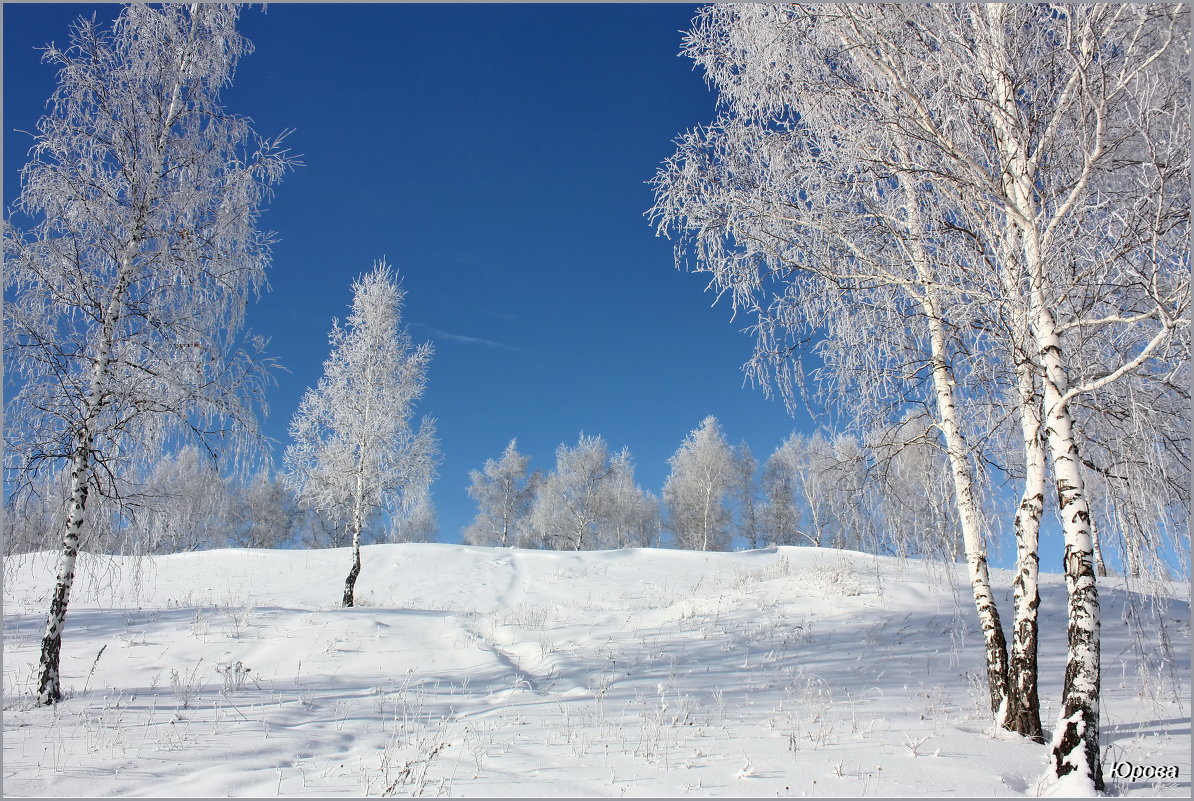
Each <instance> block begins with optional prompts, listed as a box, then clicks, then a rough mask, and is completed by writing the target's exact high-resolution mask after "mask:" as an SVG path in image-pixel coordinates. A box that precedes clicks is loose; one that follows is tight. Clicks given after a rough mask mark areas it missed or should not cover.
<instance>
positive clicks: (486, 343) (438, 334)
mask: <svg viewBox="0 0 1194 801" xmlns="http://www.w3.org/2000/svg"><path fill="white" fill-rule="evenodd" d="M411 326H412V327H413V328H418V329H419V330H421V331H426V332H427V333H428V334H430V335H431V336H432V337H434V338H435V339H442V340H447V341H448V342H459V343H460V344H462V345H480V346H482V347H485V348H497V349H498V350H513V351H521V350H522V348H517V347H515V346H513V345H507V344H506V343H504V342H495V341H494V340H492V339H481V338H479V337H469V336H464V335H463V334H450V333H448V332H447V331H440V330H439V329H438V328H432V327H431V326H429V325H424V324H423V323H412V324H411Z"/></svg>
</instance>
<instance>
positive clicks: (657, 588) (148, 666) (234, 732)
mask: <svg viewBox="0 0 1194 801" xmlns="http://www.w3.org/2000/svg"><path fill="white" fill-rule="evenodd" d="M362 557H363V559H364V569H363V571H362V573H361V578H360V581H359V583H358V585H357V598H358V603H359V606H357V607H356V608H352V609H342V608H339V601H340V598H339V587H338V584H339V580H340V578H341V577H342V575H343V572H344V570H345V568H346V566H347V565H348V562H349V560H350V552H349V550H348V549H330V550H322V551H268V550H217V551H208V552H202V553H188V554H175V555H169V556H154V557H148V558H146V559H144V560H143V561H142V562H140V563H136V562H132V561H126V560H124V559H119V558H114V557H96V556H91V555H86V554H84V555H82V556H81V557H80V560H79V570H80V572H79V579H78V581H77V582H76V585H75V587H76V591H75V596H74V599H73V601H72V605H71V612H70V615H69V617H68V619H67V628H66V634H65V639H64V646H63V654H62V674H63V687H64V691H65V696H66V697H65V700H64V701H63V702H62V703H60V704H58V705H56V706H54V707H49V708H36V707H34V706H33V705H32V704H31V697H32V692H33V689H34V681H35V672H36V663H37V646H38V638H39V636H40V633H41V628H42V626H43V624H44V607H45V603H46V600H45V595H46V592H47V591H48V590H49V588H50V587H52V585H53V564H54V562H53V555H52V554H49V553H41V554H34V555H26V556H24V557H14V558H10V559H9V560H7V561H6V562H5V581H4V605H5V618H4V655H5V661H4V671H5V672H4V701H5V714H4V791H5V793H6V794H8V795H22V796H24V795H28V796H59V797H80V796H93V795H100V796H110V795H153V796H166V797H170V796H205V797H206V796H210V797H219V796H224V795H229V796H241V797H244V796H254V797H274V796H335V795H347V796H361V795H383V794H387V793H388V794H390V795H448V794H451V795H456V796H578V795H585V796H614V797H617V796H622V795H627V796H678V795H693V796H724V797H764V796H776V795H781V796H849V797H856V796H862V795H880V796H882V795H886V796H915V797H924V796H955V795H956V796H1005V797H1006V796H1024V795H1036V794H1038V793H1047V794H1052V795H1073V794H1078V793H1080V792H1082V791H1083V788H1082V787H1080V786H1072V784H1071V783H1068V782H1066V780H1063V781H1062V782H1060V783H1054V784H1049V782H1048V781H1042V780H1041V778H1040V777H1041V776H1042V774H1044V773H1046V771H1047V770H1048V766H1049V762H1050V748H1049V746H1047V745H1038V744H1034V743H1031V742H1029V741H1027V740H1024V739H1022V738H1017V737H1015V736H1012V735H1009V734H1008V733H1006V732H996V731H995V730H994V727H993V725H992V721H991V718H990V712H989V702H988V700H987V698H986V695H985V684H986V682H985V679H984V678H983V677H984V667H983V644H982V638H981V635H980V633H979V632H978V630H977V626H976V623H975V621H974V611H973V609H972V608H970V605H969V604H968V603H962V602H961V601H960V600H955V599H967V598H968V585H967V579H966V576H965V569H964V567H962V566H960V565H956V566H950V567H946V566H942V565H932V564H929V563H922V562H916V561H907V562H903V563H901V562H898V561H896V560H894V559H888V558H877V557H874V556H869V555H864V554H861V553H857V552H851V551H836V550H830V549H817V548H794V547H780V548H772V549H766V550H757V551H747V552H737V553H699V552H690V551H674V550H655V549H631V550H620V551H595V552H583V553H564V552H543V551H527V550H517V549H494V548H483V547H473V546H460V545H444V544H402V545H374V546H366V547H364V548H363V549H362ZM992 578H993V581H994V587H995V590H996V592H997V594H1000V595H1001V596H1002V595H1003V594H1007V593H1010V586H1011V581H1012V574H1011V572H1010V571H994V572H993V575H992ZM1041 585H1042V606H1041V612H1042V615H1041V622H1042V627H1041V629H1042V647H1041V657H1042V660H1041V662H1042V664H1041V668H1042V670H1041V677H1042V701H1043V705H1044V709H1043V713H1044V716H1045V719H1046V720H1049V721H1056V720H1057V716H1058V714H1059V711H1060V710H1059V703H1058V701H1059V698H1060V689H1061V688H1060V683H1061V675H1062V672H1063V668H1064V664H1065V650H1066V649H1065V618H1064V612H1065V587H1064V581H1063V579H1062V577H1061V576H1059V575H1055V574H1044V575H1042V582H1041ZM1101 586H1102V593H1101V596H1100V597H1101V601H1102V603H1103V609H1104V612H1105V613H1106V614H1105V617H1104V629H1103V634H1104V638H1103V642H1104V646H1105V652H1104V653H1105V658H1104V665H1105V669H1106V673H1105V675H1104V686H1103V695H1102V699H1103V705H1104V706H1103V715H1102V737H1103V749H1104V755H1105V759H1106V760H1108V763H1109V762H1111V761H1116V760H1119V761H1131V762H1133V763H1137V764H1154V765H1162V764H1164V765H1178V766H1179V769H1180V775H1179V778H1178V779H1177V780H1176V781H1174V780H1166V781H1156V780H1152V781H1140V782H1128V781H1125V780H1117V779H1113V778H1109V779H1108V790H1109V791H1110V792H1111V793H1113V794H1120V795H1135V796H1154V795H1162V796H1188V795H1189V793H1190V781H1189V775H1190V774H1189V771H1190V750H1189V749H1190V736H1189V732H1190V729H1189V707H1188V705H1187V704H1188V699H1189V695H1190V683H1189V674H1188V671H1186V670H1184V669H1181V668H1179V669H1178V670H1177V672H1176V675H1175V676H1173V677H1161V678H1158V676H1157V675H1156V674H1154V673H1150V672H1149V671H1147V670H1144V669H1143V668H1144V666H1143V665H1141V664H1140V663H1139V662H1138V660H1137V658H1136V657H1135V655H1134V651H1133V649H1132V648H1131V638H1130V634H1129V631H1128V629H1127V627H1126V626H1125V625H1124V624H1123V623H1122V622H1121V620H1122V618H1121V613H1122V611H1123V609H1124V605H1125V604H1126V603H1127V602H1129V601H1130V600H1133V599H1131V598H1129V594H1128V592H1127V591H1126V590H1125V589H1124V588H1123V583H1122V580H1120V579H1115V578H1111V579H1107V580H1105V581H1104V582H1103V583H1102V584H1101ZM1177 589H1178V590H1179V597H1177V598H1174V599H1172V600H1171V602H1170V606H1169V611H1168V613H1167V615H1166V620H1167V623H1168V625H1169V626H1170V636H1171V639H1172V654H1171V656H1172V659H1173V662H1174V664H1176V665H1178V666H1185V665H1188V664H1189V658H1190V651H1189V620H1190V615H1189V604H1188V601H1186V600H1184V599H1185V598H1187V597H1188V595H1187V593H1188V589H1187V588H1186V587H1184V586H1181V587H1178V588H1177ZM1135 600H1136V601H1137V602H1139V600H1140V599H1138V598H1137V599H1135ZM1074 775H1077V774H1074ZM1067 778H1069V777H1067Z"/></svg>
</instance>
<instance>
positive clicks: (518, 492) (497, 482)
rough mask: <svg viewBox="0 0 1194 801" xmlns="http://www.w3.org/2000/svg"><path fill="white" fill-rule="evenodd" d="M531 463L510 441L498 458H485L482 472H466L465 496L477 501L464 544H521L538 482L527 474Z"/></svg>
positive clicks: (465, 533)
mask: <svg viewBox="0 0 1194 801" xmlns="http://www.w3.org/2000/svg"><path fill="white" fill-rule="evenodd" d="M530 462H531V457H529V456H526V455H524V454H521V453H519V452H518V442H517V440H513V439H512V440H510V442H509V444H507V445H506V450H505V451H503V453H502V457H501V458H500V459H498V460H497V461H494V460H493V459H486V460H485V465H484V467H483V468H482V469H480V470H470V471H469V479H470V480H471V482H472V483H471V484H470V485H469V488H468V494H469V497H470V498H472V499H473V500H474V501H476V502H477V516H476V517H475V518H473V520H472V522H471V523H469V524H468V526H466V527H465V529H464V537H463V539H464V544H465V545H496V546H499V547H502V548H505V547H508V546H512V545H519V544H521V543H522V540H523V538H524V537H525V534H526V532H525V529H526V526H527V516H528V515H529V514H530V509H531V504H532V502H533V501H534V500H535V488H536V485H537V484H538V481H539V477H538V476H537V474H536V475H528V473H527V465H529V464H530Z"/></svg>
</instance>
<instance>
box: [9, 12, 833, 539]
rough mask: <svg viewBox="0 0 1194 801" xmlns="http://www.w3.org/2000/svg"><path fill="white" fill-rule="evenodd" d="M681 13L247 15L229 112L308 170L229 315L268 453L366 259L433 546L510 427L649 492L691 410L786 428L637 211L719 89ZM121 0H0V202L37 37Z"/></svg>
mask: <svg viewBox="0 0 1194 801" xmlns="http://www.w3.org/2000/svg"><path fill="white" fill-rule="evenodd" d="M694 8H695V6H690V5H681V4H651V5H647V4H609V5H602V4H593V5H452V4H412V5H403V4H393V5H392V4H288V3H282V4H276V5H271V6H269V8H268V10H267V11H266V12H265V13H263V12H262V11H261V10H260V8H259V7H254V8H246V9H245V10H244V12H243V14H242V18H241V30H242V31H243V32H244V33H245V34H246V35H247V36H248V37H249V38H250V39H251V40H252V41H253V43H254V45H255V46H256V52H255V53H253V54H252V55H250V56H248V57H246V58H245V59H244V60H242V62H241V64H240V67H239V70H238V73H237V75H236V80H235V84H234V86H233V87H231V88H230V89H229V90H227V91H226V92H225V94H224V102H225V106H226V107H227V108H228V109H229V110H230V111H232V112H235V113H238V114H243V115H247V116H249V117H251V118H253V120H254V121H255V127H256V129H257V130H258V131H259V132H260V133H262V134H266V135H272V134H275V133H278V132H280V131H282V130H284V129H287V128H294V129H295V132H294V134H293V135H292V136H291V137H290V139H289V140H288V141H289V143H290V145H291V148H292V150H293V151H294V152H297V153H300V154H302V156H303V159H302V160H303V161H304V162H305V163H306V166H305V167H302V168H300V169H298V170H297V171H296V172H294V173H292V174H291V175H290V176H288V177H287V178H286V180H285V181H283V182H282V184H280V185H279V186H278V187H277V193H276V197H275V199H274V201H273V202H272V203H271V204H270V207H269V209H268V211H267V212H266V213H265V214H264V215H263V218H262V226H263V227H264V228H267V229H270V230H273V231H275V232H276V233H277V235H278V238H279V242H278V245H277V246H276V248H275V251H274V263H273V268H272V271H271V283H272V291H271V292H269V293H268V294H266V295H265V296H264V297H263V299H262V300H261V301H260V302H259V303H258V304H256V305H255V307H254V308H253V309H252V311H251V312H250V316H249V325H250V326H251V327H252V328H253V329H254V330H255V331H257V332H259V333H261V334H263V335H265V336H267V337H269V338H270V339H271V346H270V351H271V353H272V354H273V355H275V356H276V357H278V358H279V359H280V361H281V362H282V364H283V365H285V367H286V368H287V370H288V371H289V372H281V373H279V374H278V386H277V387H275V388H274V389H273V390H272V392H271V394H270V406H271V413H270V416H269V417H268V419H267V420H266V422H265V430H266V432H267V433H268V434H269V436H271V437H272V438H273V439H275V440H277V444H276V446H275V454H276V456H278V457H280V455H281V451H282V449H283V448H284V447H285V444H286V442H287V425H288V423H289V420H290V417H291V415H292V414H293V412H294V409H295V407H296V406H297V404H298V399H299V397H300V395H301V394H302V392H303V390H304V389H305V388H306V387H308V386H310V385H313V384H314V383H315V382H316V381H317V380H318V378H319V376H320V374H321V371H322V363H323V360H324V358H326V356H327V332H328V329H329V327H330V324H331V319H332V317H333V316H339V317H341V318H343V317H344V315H345V312H346V309H347V305H348V303H349V301H350V299H351V298H350V290H349V285H350V283H351V281H352V278H353V277H354V276H356V275H358V274H359V273H361V272H364V271H366V270H368V269H369V268H370V266H371V265H372V263H373V261H374V260H375V259H377V258H380V257H382V256H384V257H386V258H387V259H388V260H389V261H390V263H391V264H393V265H394V266H395V267H396V268H397V269H398V270H399V271H400V273H401V274H402V276H403V277H404V285H405V287H406V289H407V291H408V296H407V307H406V320H407V323H408V325H409V327H410V330H411V333H412V335H413V336H414V337H415V339H416V341H432V342H433V343H434V344H435V347H436V357H435V359H434V361H433V363H432V367H431V371H430V377H429V381H428V386H427V393H426V396H425V398H424V399H423V401H422V402H421V404H420V406H419V409H418V411H419V412H420V413H426V414H429V415H432V416H434V417H435V418H437V420H438V427H439V432H440V437H441V448H442V454H443V462H442V464H441V467H440V476H439V479H438V481H437V482H436V484H435V486H434V498H435V502H436V506H437V509H438V512H439V519H440V539H441V540H443V541H448V542H455V541H459V530H460V528H461V527H462V526H463V525H465V524H466V523H467V522H468V521H469V520H470V519H471V518H472V516H473V514H474V512H475V508H474V505H473V503H472V501H471V499H470V498H469V497H468V496H467V494H466V492H465V490H466V487H467V486H468V471H469V470H470V469H474V468H479V467H480V466H481V465H482V463H483V462H484V461H485V459H487V458H493V457H497V456H498V455H500V453H501V451H502V449H503V448H504V447H505V444H506V442H508V441H509V440H510V438H512V437H517V438H518V441H519V447H520V449H521V450H522V451H523V452H524V453H528V454H530V455H531V456H532V457H533V462H532V466H533V467H537V468H540V469H551V468H552V467H553V466H554V462H555V458H554V451H555V448H556V446H557V445H558V444H559V443H561V442H568V443H574V442H575V441H576V438H577V436H578V434H579V433H580V432H582V431H583V432H584V433H586V434H601V435H603V436H604V437H605V438H606V440H607V441H608V442H609V443H610V445H611V447H612V448H614V449H619V448H621V447H622V446H624V445H625V446H628V447H629V448H630V449H631V451H632V452H633V454H634V456H635V460H636V464H637V477H638V480H639V483H640V484H642V485H643V486H644V487H645V488H646V489H649V490H651V491H653V492H656V493H658V492H659V491H660V488H661V487H662V484H663V481H664V479H665V478H666V476H667V472H668V467H667V459H668V457H669V456H670V455H671V454H672V453H673V452H674V450H675V449H676V447H677V446H678V445H679V444H680V442H681V440H682V439H683V438H684V436H685V435H686V434H687V433H688V432H689V431H690V430H691V429H693V428H694V427H696V425H697V424H698V423H699V422H700V420H701V419H702V418H703V417H704V416H706V415H709V414H713V415H716V416H717V417H718V419H719V420H720V421H721V423H722V426H723V428H724V430H725V431H726V434H727V436H728V437H729V439H730V440H731V442H735V443H736V442H738V441H741V440H745V441H747V442H748V443H749V444H750V446H751V447H752V449H753V450H754V452H755V455H756V456H757V457H759V458H760V459H765V458H766V456H767V455H768V454H769V453H770V452H771V450H772V449H774V448H775V447H776V446H777V445H778V444H779V443H780V442H781V441H782V440H783V439H784V437H786V436H787V435H788V434H789V433H790V432H791V431H792V430H793V429H794V428H796V427H800V428H802V429H807V428H808V427H809V423H808V419H807V417H803V418H801V419H799V420H798V419H793V418H792V417H790V416H789V415H788V414H787V412H786V411H785V409H784V407H783V405H782V403H781V402H780V401H778V400H768V399H765V398H764V396H763V393H762V392H761V391H760V390H759V389H757V388H751V387H749V386H744V385H743V374H742V373H741V371H740V366H741V364H742V363H743V362H744V361H746V360H747V359H748V358H749V357H750V353H751V347H752V342H751V340H750V338H749V337H748V335H746V334H743V333H741V331H740V329H741V328H742V327H743V326H744V325H745V324H746V322H747V321H746V320H745V319H740V320H739V321H737V322H731V320H730V310H729V308H728V306H726V305H724V304H722V305H718V306H716V307H711V303H712V301H713V296H712V295H711V294H708V293H705V292H704V286H705V280H704V279H703V278H702V277H701V276H699V275H694V274H689V273H685V272H680V271H678V270H676V268H675V265H674V260H673V256H672V244H671V243H670V242H669V241H668V240H665V239H661V238H657V237H656V236H655V235H654V232H653V230H652V228H651V226H650V225H649V224H648V222H647V220H646V219H645V218H644V216H643V212H644V211H645V210H646V209H647V208H648V207H649V206H650V205H651V191H650V187H649V186H647V185H646V183H645V182H646V181H648V180H649V179H650V178H651V176H652V175H653V174H654V171H655V169H656V167H657V166H658V164H659V163H660V162H661V161H662V160H663V159H664V158H666V157H667V156H668V155H670V153H671V152H672V150H673V146H672V138H673V137H674V136H676V135H677V134H679V133H680V132H682V131H683V130H685V129H687V128H689V127H692V126H694V125H696V124H698V123H701V122H707V121H709V120H711V119H712V117H713V114H714V101H715V98H714V95H713V93H712V92H710V91H709V90H708V89H707V88H706V86H705V83H704V78H703V75H702V74H701V73H700V72H698V71H694V70H693V69H692V66H691V62H690V61H689V60H688V59H685V58H681V57H679V56H678V55H677V52H678V50H679V47H680V38H681V31H682V30H685V29H687V27H688V24H689V21H690V19H691V18H692V15H693V10H694ZM93 11H95V12H97V13H98V14H99V16H100V18H101V19H110V18H112V17H114V16H115V15H116V13H117V12H118V11H119V6H116V5H95V6H87V5H65V4H12V3H8V4H5V5H4V8H3V13H4V199H5V205H6V207H7V206H8V205H9V204H10V203H11V201H12V199H13V198H14V197H15V195H16V192H17V189H18V184H17V176H18V170H19V169H20V167H21V165H22V164H23V163H24V161H25V155H26V151H27V148H28V146H29V144H30V142H31V139H30V138H29V137H28V136H25V135H23V134H19V133H13V131H14V130H25V131H31V130H33V126H34V124H35V122H36V119H37V117H38V116H39V115H40V114H41V113H42V111H43V109H44V103H45V100H46V98H47V97H48V96H49V94H50V92H51V91H52V89H53V85H54V71H53V69H52V68H51V67H49V66H47V65H43V64H41V63H40V60H39V53H38V52H37V51H36V50H35V49H34V48H36V47H38V46H41V45H44V44H45V43H47V42H49V41H56V42H58V43H59V44H63V43H65V42H66V41H67V38H68V37H67V31H68V25H69V23H70V22H71V21H72V20H73V19H75V18H76V17H77V16H78V15H79V14H81V13H86V14H88V15H90V14H91V13H92V12H93Z"/></svg>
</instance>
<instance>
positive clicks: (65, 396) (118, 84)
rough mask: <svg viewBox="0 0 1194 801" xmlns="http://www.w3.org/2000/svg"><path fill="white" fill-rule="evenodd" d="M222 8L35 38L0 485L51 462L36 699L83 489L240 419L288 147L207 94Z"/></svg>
mask: <svg viewBox="0 0 1194 801" xmlns="http://www.w3.org/2000/svg"><path fill="white" fill-rule="evenodd" d="M238 13H239V9H238V7H237V6H234V5H217V4H208V3H196V4H193V5H182V4H166V5H163V6H161V7H158V8H153V7H150V6H148V5H139V4H138V5H128V6H125V7H124V9H123V10H122V11H121V13H120V16H119V17H118V18H117V20H116V22H115V23H114V24H113V25H112V26H111V28H110V29H109V30H104V29H101V27H100V25H99V24H98V23H97V22H96V21H95V20H94V19H92V20H86V19H80V20H79V21H78V22H77V23H75V25H74V27H73V29H72V31H71V38H70V45H69V46H68V47H67V48H65V49H59V48H58V47H55V46H50V47H48V48H47V49H46V51H45V55H44V60H45V61H46V62H48V63H50V64H54V65H56V66H57V67H58V68H59V73H58V86H57V89H56V90H55V92H54V94H53V95H52V96H51V98H50V100H49V102H48V104H47V112H46V114H45V116H43V117H42V118H41V120H40V121H39V122H38V125H37V133H36V134H35V137H34V146H33V149H32V156H31V160H30V161H29V163H28V164H27V165H26V166H25V167H24V169H23V170H22V172H21V194H20V198H19V199H18V200H17V202H16V205H15V208H14V210H13V213H12V215H11V216H10V218H9V220H8V221H7V223H6V225H5V228H4V257H5V276H4V286H5V304H6V308H5V317H6V320H5V323H6V324H5V332H4V360H5V372H6V374H7V376H8V378H9V379H10V380H11V381H12V386H13V387H15V392H12V393H10V394H9V397H8V404H7V407H6V408H5V446H6V454H5V457H6V467H7V468H8V470H9V479H10V481H11V482H12V484H11V485H12V486H15V487H16V488H17V490H16V491H15V492H14V493H13V496H11V497H13V498H17V499H19V496H20V495H21V494H22V493H23V492H25V491H26V490H27V488H29V487H31V486H32V485H33V484H34V483H35V481H36V477H37V475H38V474H39V473H40V472H41V471H43V470H46V469H49V470H57V469H59V468H60V467H62V466H63V465H66V466H68V469H69V471H70V478H69V487H68V491H67V501H66V508H65V513H64V514H63V516H62V530H63V534H62V540H61V542H62V552H61V556H60V558H59V562H58V571H57V579H56V583H55V587H54V590H53V593H52V595H51V600H50V612H49V616H48V621H47V624H46V630H45V636H44V638H43V640H42V650H41V667H40V679H39V681H38V690H37V693H38V701H39V702H40V703H42V704H50V703H54V702H55V701H57V700H59V699H60V698H61V697H62V691H61V686H60V678H59V654H60V651H61V646H62V632H63V628H64V626H65V619H66V611H67V607H68V603H69V599H70V592H71V587H72V584H73V582H74V575H75V562H76V559H77V555H78V551H79V547H80V543H81V542H82V540H83V532H84V528H85V525H86V521H87V519H88V517H89V513H88V504H89V501H91V502H94V501H95V500H96V496H101V497H107V498H109V499H120V498H125V497H127V495H128V493H129V492H130V490H131V489H132V488H131V487H130V483H129V482H130V477H131V476H132V475H134V474H135V473H136V471H137V469H138V467H139V465H138V462H144V461H146V460H147V459H149V458H152V457H153V455H154V454H155V453H160V451H161V445H162V443H163V442H164V441H168V440H169V438H170V436H171V435H172V434H174V435H177V434H179V433H181V434H182V435H183V436H184V437H186V438H189V439H191V441H193V442H194V441H198V442H200V443H202V444H203V445H204V446H205V447H206V448H207V449H208V450H209V451H211V452H217V453H218V452H227V451H229V450H233V449H236V448H237V447H239V446H240V445H243V444H246V443H249V442H252V441H253V440H254V437H255V434H256V419H255V414H254V412H253V407H254V406H255V405H256V402H258V401H259V400H260V398H261V391H262V383H263V373H262V371H261V369H260V365H261V364H262V362H261V360H260V359H259V358H258V354H259V351H260V343H259V342H256V341H253V340H245V339H244V338H242V337H241V329H242V326H243V321H244V312H245V306H246V303H247V302H248V299H249V296H250V295H251V294H253V293H254V292H256V291H257V290H258V289H259V288H260V287H261V286H262V285H263V283H264V281H265V268H266V265H267V264H268V262H269V238H268V237H267V236H265V235H263V234H262V233H261V232H259V231H258V230H257V227H256V226H257V219H258V216H259V212H260V209H261V205H262V203H263V201H264V200H265V198H266V197H267V195H268V191H269V186H270V185H271V184H273V183H274V182H276V181H277V180H278V179H279V178H280V177H281V175H282V174H283V173H284V172H285V170H286V169H287V168H288V166H289V165H290V164H291V163H292V162H291V160H290V159H288V158H287V157H286V156H285V154H284V153H282V152H280V151H279V150H278V149H277V148H276V142H275V143H268V142H262V141H260V140H259V139H258V137H257V136H256V134H254V132H253V131H252V129H251V128H250V126H249V123H248V120H247V119H245V118H243V117H238V116H236V115H234V114H230V113H228V112H227V111H225V110H224V108H223V107H222V106H221V105H220V102H219V92H220V89H221V88H222V87H224V86H226V85H227V84H228V83H229V82H230V81H231V78H232V74H233V71H234V68H235V65H236V63H237V61H238V60H239V58H240V57H241V56H242V55H244V54H246V53H248V52H250V51H251V46H250V44H249V43H248V42H247V41H246V40H245V39H244V38H243V37H241V36H240V34H239V33H237V31H236V25H235V23H236V19H237V15H238ZM25 224H31V225H32V227H31V228H30V229H29V230H20V229H19V228H18V226H19V225H25Z"/></svg>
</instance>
